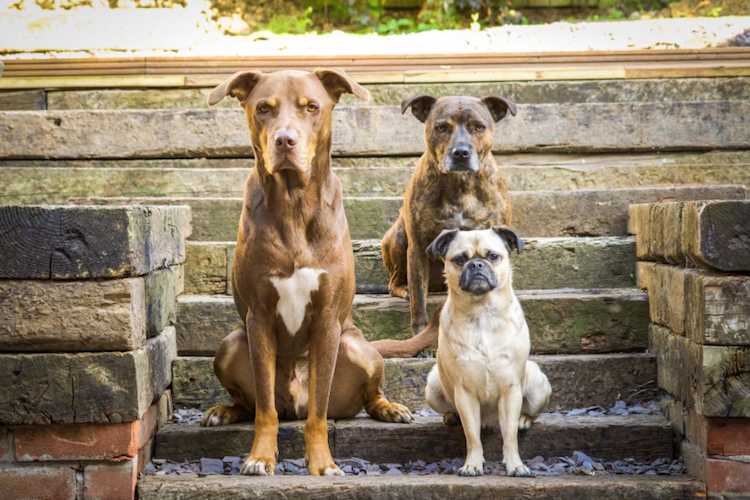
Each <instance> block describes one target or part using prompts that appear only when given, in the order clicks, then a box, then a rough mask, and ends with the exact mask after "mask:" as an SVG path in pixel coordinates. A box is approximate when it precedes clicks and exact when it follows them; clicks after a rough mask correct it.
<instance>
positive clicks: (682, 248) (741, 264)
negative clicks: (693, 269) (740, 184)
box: [629, 200, 750, 272]
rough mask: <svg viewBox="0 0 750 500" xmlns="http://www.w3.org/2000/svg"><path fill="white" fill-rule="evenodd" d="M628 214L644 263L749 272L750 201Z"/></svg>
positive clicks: (643, 208)
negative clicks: (660, 262)
mask: <svg viewBox="0 0 750 500" xmlns="http://www.w3.org/2000/svg"><path fill="white" fill-rule="evenodd" d="M629 215H630V219H631V223H630V228H629V231H630V232H631V233H633V234H635V235H636V239H637V244H636V248H637V252H638V257H639V258H641V259H645V260H658V261H662V262H668V263H678V264H685V263H689V264H691V265H698V266H703V267H708V268H711V269H718V270H720V271H727V272H733V271H735V272H736V271H739V272H747V271H750V202H747V201H741V200H735V201H728V200H723V201H719V200H716V201H694V202H685V203H665V204H649V205H635V206H632V207H630V209H629Z"/></svg>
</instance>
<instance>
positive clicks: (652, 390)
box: [172, 353, 657, 411]
mask: <svg viewBox="0 0 750 500" xmlns="http://www.w3.org/2000/svg"><path fill="white" fill-rule="evenodd" d="M531 359H533V360H534V361H536V362H537V363H539V366H540V367H541V368H542V371H544V373H545V374H546V375H547V377H548V378H549V381H550V384H551V385H552V397H551V399H550V403H549V407H548V410H547V411H558V410H570V409H575V408H587V407H590V406H597V405H600V406H603V407H607V408H610V407H612V406H613V405H614V404H615V403H616V402H617V401H620V400H627V401H650V400H652V399H653V398H654V396H655V394H656V391H657V388H656V363H655V359H654V357H653V356H651V355H650V354H643V353H634V354H581V355H555V356H532V357H531ZM434 363H435V359H434V358H403V359H387V360H385V387H384V391H385V395H386V397H388V398H389V399H390V400H391V401H395V402H397V403H401V404H404V405H406V406H408V407H409V409H411V410H412V411H416V410H421V409H426V408H427V403H426V401H425V395H424V388H425V385H426V382H427V374H428V373H429V371H430V369H431V368H432V366H433V364H434ZM172 398H173V401H174V405H175V407H177V408H200V409H204V410H205V409H208V408H210V407H211V406H213V405H216V404H231V397H230V396H229V393H227V391H226V390H225V389H224V387H222V385H221V383H220V382H219V380H218V379H217V378H216V376H215V375H214V371H213V358H211V357H179V358H177V359H176V360H175V362H174V363H173V364H172Z"/></svg>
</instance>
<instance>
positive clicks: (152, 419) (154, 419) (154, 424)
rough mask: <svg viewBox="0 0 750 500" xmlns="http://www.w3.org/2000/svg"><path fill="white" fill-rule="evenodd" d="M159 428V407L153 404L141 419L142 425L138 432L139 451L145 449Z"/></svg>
mask: <svg viewBox="0 0 750 500" xmlns="http://www.w3.org/2000/svg"><path fill="white" fill-rule="evenodd" d="M158 427H159V406H158V404H153V405H151V406H149V407H148V410H146V413H144V414H143V416H142V417H141V425H140V428H139V430H138V449H139V450H140V449H141V448H143V447H144V446H145V445H146V443H148V441H149V440H150V439H151V438H152V437H153V436H154V434H156V431H157V430H158Z"/></svg>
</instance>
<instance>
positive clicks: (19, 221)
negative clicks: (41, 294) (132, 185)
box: [0, 206, 190, 279]
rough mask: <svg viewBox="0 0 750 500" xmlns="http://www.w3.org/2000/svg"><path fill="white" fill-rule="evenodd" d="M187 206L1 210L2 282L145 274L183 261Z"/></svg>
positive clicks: (11, 207)
mask: <svg viewBox="0 0 750 500" xmlns="http://www.w3.org/2000/svg"><path fill="white" fill-rule="evenodd" d="M189 234H190V210H189V208H187V207H59V206H58V207H55V206H52V207H40V206H0V236H2V237H1V238H0V256H2V258H0V278H19V279H82V278H83V279H89V278H117V277H127V276H138V275H144V274H147V273H148V272H150V271H152V270H154V269H161V268H164V267H166V266H169V265H172V264H179V263H182V262H183V261H184V260H185V238H187V236H188V235H189Z"/></svg>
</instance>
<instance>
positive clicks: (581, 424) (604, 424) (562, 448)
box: [156, 415, 672, 463]
mask: <svg viewBox="0 0 750 500" xmlns="http://www.w3.org/2000/svg"><path fill="white" fill-rule="evenodd" d="M303 426H304V421H297V422H283V423H282V424H281V426H280V428H279V455H280V457H283V458H293V459H294V458H302V457H303V456H304V440H303V439H302V430H303ZM253 435H254V426H253V424H252V423H242V424H237V425H230V426H225V427H207V428H201V427H199V426H198V424H174V425H168V426H167V427H166V428H164V429H163V430H162V431H161V432H160V433H159V435H157V438H156V456H157V457H158V458H169V459H170V460H176V461H188V460H198V459H200V458H203V457H210V458H223V457H225V456H237V455H239V454H240V453H246V452H247V451H245V450H249V449H250V446H251V445H252V439H253ZM334 435H335V439H334ZM329 440H330V445H331V450H333V454H334V456H336V457H342V458H343V457H357V458H361V459H363V460H368V461H371V462H376V463H402V462H403V461H404V459H405V458H406V459H408V460H411V461H416V460H424V461H432V460H441V459H444V458H448V457H462V456H464V455H465V454H466V442H465V438H464V434H463V429H462V428H461V426H447V425H443V422H442V419H441V418H440V417H416V420H415V421H414V422H413V423H412V424H408V425H404V424H386V423H383V422H378V421H376V420H372V419H369V418H366V419H365V418H358V419H352V420H337V421H336V422H335V424H334V423H333V422H332V421H329ZM482 441H483V445H484V447H485V458H486V459H487V460H493V461H500V460H501V459H502V457H501V456H500V455H501V453H502V444H501V441H502V439H501V437H500V432H499V431H498V430H485V431H484V432H483V433H482ZM518 444H519V447H520V452H521V456H522V457H530V456H532V455H534V456H536V455H542V456H544V457H552V456H569V455H572V454H573V452H574V451H582V452H584V453H586V454H588V455H589V456H592V457H597V458H602V459H605V460H618V459H622V458H623V457H632V458H636V459H638V460H653V459H655V458H665V457H669V456H671V454H672V430H671V428H670V427H669V424H668V423H667V422H666V420H664V418H663V417H653V416H643V415H641V416H633V417H626V418H624V417H586V416H583V417H576V418H565V417H556V416H547V415H543V416H542V417H540V418H539V420H538V421H537V422H536V423H535V424H534V425H533V426H532V427H531V429H529V430H528V431H526V432H523V433H521V434H520V435H519V443H518Z"/></svg>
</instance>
